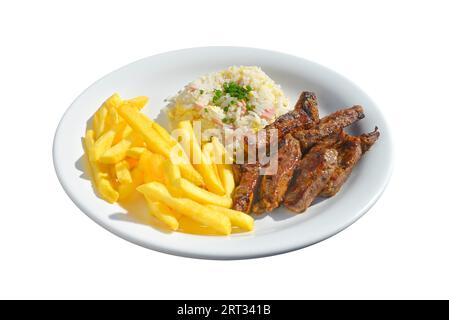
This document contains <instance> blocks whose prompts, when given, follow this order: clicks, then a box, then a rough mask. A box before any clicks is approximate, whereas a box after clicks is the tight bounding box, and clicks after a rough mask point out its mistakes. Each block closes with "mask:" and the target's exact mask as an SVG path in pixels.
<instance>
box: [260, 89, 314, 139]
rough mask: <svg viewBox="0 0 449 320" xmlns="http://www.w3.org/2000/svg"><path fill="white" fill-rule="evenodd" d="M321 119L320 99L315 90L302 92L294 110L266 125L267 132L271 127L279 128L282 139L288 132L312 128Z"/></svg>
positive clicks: (279, 135) (279, 137)
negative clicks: (319, 110)
mask: <svg viewBox="0 0 449 320" xmlns="http://www.w3.org/2000/svg"><path fill="white" fill-rule="evenodd" d="M318 121H319V112H318V100H317V98H316V95H315V94H314V93H313V92H309V91H303V92H301V94H300V96H299V98H298V101H297V102H296V104H295V108H294V110H292V111H290V112H287V113H285V114H283V115H282V116H280V117H279V118H277V119H276V120H275V121H274V122H273V123H272V124H269V125H268V126H266V127H265V130H266V131H267V134H268V132H269V130H270V129H277V130H278V139H279V141H281V140H282V139H283V138H284V137H285V135H287V134H288V133H290V132H292V131H294V130H299V129H306V128H310V127H311V126H313V125H314V124H316V123H318Z"/></svg>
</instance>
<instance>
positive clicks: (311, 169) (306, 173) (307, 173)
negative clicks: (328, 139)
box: [284, 144, 338, 212]
mask: <svg viewBox="0 0 449 320" xmlns="http://www.w3.org/2000/svg"><path fill="white" fill-rule="evenodd" d="M337 156H338V153H337V151H336V150H335V149H328V148H327V146H325V145H321V144H319V145H316V146H315V147H313V148H312V149H311V150H310V151H309V152H308V153H307V154H306V155H305V156H304V158H303V159H302V160H301V162H300V164H299V166H298V176H297V177H296V178H294V179H293V181H292V184H291V185H290V188H289V190H288V191H287V193H286V195H285V199H284V205H285V206H286V207H287V208H288V209H290V210H292V211H295V212H304V211H305V210H306V209H307V208H308V207H309V206H310V204H311V203H312V201H313V200H314V199H315V198H316V197H317V196H318V195H319V194H320V192H321V190H323V188H324V187H325V186H326V184H327V182H328V181H329V179H330V177H331V176H332V173H333V172H334V170H335V168H336V167H337Z"/></svg>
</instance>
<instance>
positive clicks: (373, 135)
mask: <svg viewBox="0 0 449 320" xmlns="http://www.w3.org/2000/svg"><path fill="white" fill-rule="evenodd" d="M379 136H380V132H379V129H378V128H377V127H376V128H374V131H372V132H370V133H364V134H362V135H361V136H360V142H361V143H362V152H363V153H365V152H367V151H368V150H369V149H370V148H371V146H372V145H373V144H375V143H376V141H377V139H379Z"/></svg>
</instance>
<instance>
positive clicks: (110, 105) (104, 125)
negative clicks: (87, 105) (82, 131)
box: [93, 93, 122, 139]
mask: <svg viewBox="0 0 449 320" xmlns="http://www.w3.org/2000/svg"><path fill="white" fill-rule="evenodd" d="M121 103H122V99H121V98H120V96H119V95H118V93H114V94H113V95H112V96H110V97H109V98H107V99H106V100H105V101H104V102H103V104H102V105H101V107H100V108H99V109H98V111H97V112H96V113H95V115H94V119H93V128H94V133H95V135H94V138H95V139H98V138H99V137H101V136H102V135H103V133H105V132H106V131H107V130H109V129H111V128H112V126H111V121H112V120H113V119H118V117H117V112H114V111H116V110H115V109H116V108H117V107H118V106H119V105H120V104H121Z"/></svg>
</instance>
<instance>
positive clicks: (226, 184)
mask: <svg viewBox="0 0 449 320" xmlns="http://www.w3.org/2000/svg"><path fill="white" fill-rule="evenodd" d="M212 144H213V146H214V152H215V154H214V155H215V159H216V160H218V161H219V163H217V169H218V175H219V177H220V180H221V183H222V185H223V188H224V189H225V194H226V195H227V196H230V195H231V194H232V192H233V191H234V189H235V181H234V173H233V172H232V167H231V164H230V163H232V157H231V158H226V157H230V155H228V154H227V152H226V149H225V147H224V146H223V145H222V144H221V143H220V141H219V140H218V138H217V137H212Z"/></svg>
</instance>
